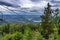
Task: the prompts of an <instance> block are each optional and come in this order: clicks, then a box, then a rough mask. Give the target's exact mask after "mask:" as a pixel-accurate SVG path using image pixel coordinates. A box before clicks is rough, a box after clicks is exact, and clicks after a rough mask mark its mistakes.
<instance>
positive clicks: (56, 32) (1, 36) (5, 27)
mask: <svg viewBox="0 0 60 40" xmlns="http://www.w3.org/2000/svg"><path fill="white" fill-rule="evenodd" d="M51 7H52V6H51V5H50V4H49V3H48V4H47V7H45V8H44V12H43V15H41V22H40V23H37V24H33V23H25V24H17V23H12V24H9V23H4V24H2V25H0V40H60V16H59V15H60V11H59V9H58V8H56V9H53V8H51Z"/></svg>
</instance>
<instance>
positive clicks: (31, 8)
mask: <svg viewBox="0 0 60 40" xmlns="http://www.w3.org/2000/svg"><path fill="white" fill-rule="evenodd" d="M48 2H49V3H50V4H51V5H52V8H53V9H56V8H59V9H60V0H0V12H2V13H3V14H31V15H32V14H34V15H36V14H38V15H39V14H41V13H42V12H43V10H44V7H46V6H47V3H48ZM12 11H13V12H12Z"/></svg>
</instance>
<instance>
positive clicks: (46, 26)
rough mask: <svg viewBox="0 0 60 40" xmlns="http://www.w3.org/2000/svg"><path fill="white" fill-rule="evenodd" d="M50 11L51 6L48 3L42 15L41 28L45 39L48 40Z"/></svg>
mask: <svg viewBox="0 0 60 40" xmlns="http://www.w3.org/2000/svg"><path fill="white" fill-rule="evenodd" d="M51 14H52V10H51V5H50V4H49V3H48V4H47V7H46V8H45V10H44V14H43V15H42V27H43V30H44V32H43V33H44V37H45V38H46V39H48V38H49V34H50V27H51V26H50V18H51Z"/></svg>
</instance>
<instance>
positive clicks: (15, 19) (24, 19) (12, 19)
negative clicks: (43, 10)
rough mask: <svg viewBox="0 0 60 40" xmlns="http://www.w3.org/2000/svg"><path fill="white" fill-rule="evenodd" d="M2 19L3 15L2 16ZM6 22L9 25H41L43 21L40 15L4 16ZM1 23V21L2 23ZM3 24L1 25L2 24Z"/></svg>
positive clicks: (0, 16)
mask: <svg viewBox="0 0 60 40" xmlns="http://www.w3.org/2000/svg"><path fill="white" fill-rule="evenodd" d="M0 18H2V15H0ZM3 19H4V21H2V22H3V23H4V22H8V23H28V22H30V23H39V22H40V21H41V20H40V19H41V18H40V15H3ZM0 22H1V21H0ZM2 22H1V23H2Z"/></svg>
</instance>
